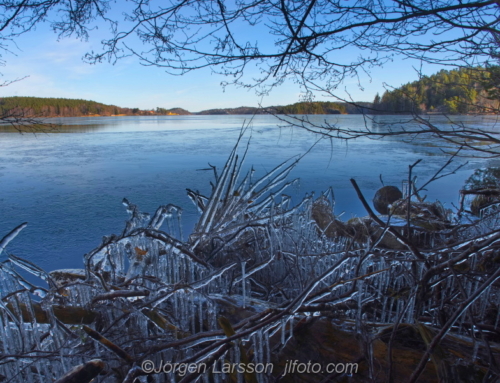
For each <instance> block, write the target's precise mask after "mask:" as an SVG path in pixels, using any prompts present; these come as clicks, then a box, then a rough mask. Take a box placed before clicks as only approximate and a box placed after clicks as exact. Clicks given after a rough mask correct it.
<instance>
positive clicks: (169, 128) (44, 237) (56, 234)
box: [0, 115, 493, 270]
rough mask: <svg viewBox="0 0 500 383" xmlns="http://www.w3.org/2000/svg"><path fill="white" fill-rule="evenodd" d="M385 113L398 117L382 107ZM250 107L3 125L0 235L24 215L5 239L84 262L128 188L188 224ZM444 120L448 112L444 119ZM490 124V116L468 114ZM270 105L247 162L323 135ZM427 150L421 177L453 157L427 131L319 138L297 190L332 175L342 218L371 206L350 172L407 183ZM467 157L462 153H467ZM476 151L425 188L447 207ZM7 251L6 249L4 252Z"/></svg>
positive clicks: (140, 201) (115, 223) (300, 147)
mask: <svg viewBox="0 0 500 383" xmlns="http://www.w3.org/2000/svg"><path fill="white" fill-rule="evenodd" d="M312 118H314V119H316V120H317V121H319V122H320V121H323V120H324V119H325V118H328V119H329V120H328V121H329V122H330V123H332V124H335V123H336V124H339V125H341V126H343V127H355V128H359V127H361V126H363V125H364V120H363V118H362V116H355V115H350V116H331V117H327V116H314V117H312ZM378 118H379V119H382V120H383V119H386V120H387V121H388V122H391V121H393V120H394V118H395V117H391V116H383V117H378ZM245 119H247V120H248V116H246V117H245V116H174V117H103V118H65V119H57V120H54V122H60V123H63V124H67V125H68V126H67V127H64V128H62V129H61V132H59V133H49V134H43V133H42V134H37V135H33V134H23V135H21V134H18V133H12V132H11V133H9V132H1V133H0V217H1V219H0V238H1V237H3V235H5V234H6V233H7V232H9V231H10V230H11V229H12V228H14V227H15V226H17V225H19V224H20V223H22V222H25V221H26V222H28V223H29V224H28V227H27V228H26V229H24V230H23V231H22V232H21V234H20V235H19V236H18V237H17V238H16V239H15V240H14V242H12V243H11V244H10V245H9V247H8V248H7V250H8V252H10V253H13V254H16V255H18V256H20V257H24V258H26V259H28V260H31V261H32V262H35V263H36V264H38V265H40V266H42V267H44V268H45V269H47V270H51V269H55V268H68V267H81V265H82V256H83V254H85V253H87V252H89V251H90V250H92V249H93V248H94V247H95V246H97V245H98V244H99V243H100V241H101V239H102V236H103V235H109V234H112V233H119V232H121V231H122V229H123V227H124V222H125V220H126V219H127V216H128V215H127V213H126V211H125V209H124V207H123V205H122V204H121V201H122V199H123V198H124V197H127V198H128V199H129V200H130V201H131V202H132V203H135V204H137V205H138V206H139V208H140V209H141V210H142V211H146V212H149V213H153V212H154V211H155V209H156V207H158V206H159V205H163V204H167V203H173V204H176V205H179V206H181V207H182V208H183V209H184V213H183V226H184V231H185V234H189V232H190V231H191V230H192V228H193V226H194V223H195V222H196V219H197V217H198V214H197V212H196V209H195V208H194V206H192V204H191V201H190V200H189V199H188V197H187V195H186V188H190V189H198V190H200V191H201V192H204V193H206V194H208V193H209V190H210V186H209V182H210V180H212V178H213V177H212V176H213V174H212V172H210V171H203V170H199V169H203V168H207V167H208V166H207V165H208V163H211V164H213V165H216V166H218V167H222V166H223V165H224V162H225V159H226V157H227V155H228V154H229V152H230V150H231V149H232V147H233V145H234V144H235V141H236V138H237V136H238V134H239V132H240V128H241V126H242V124H243V122H244V120H245ZM441 122H442V123H443V124H444V123H445V121H444V120H442V121H441ZM467 122H468V123H472V124H482V125H483V126H489V127H490V126H492V124H493V120H491V119H479V118H476V119H470V118H469V120H468V121H467ZM277 125H278V123H277V121H276V120H275V119H274V117H272V116H256V117H255V118H254V120H253V122H252V123H251V128H252V131H251V136H252V138H251V145H250V152H249V155H248V159H247V161H246V164H247V166H248V167H249V166H250V165H253V166H254V168H255V169H256V170H257V173H258V174H261V175H262V174H265V172H267V171H269V170H271V169H272V168H273V167H274V166H276V165H277V164H279V163H281V162H282V161H284V160H285V159H288V158H290V157H292V156H295V155H299V154H303V153H305V152H306V151H307V150H308V149H309V148H310V147H311V146H312V145H313V144H314V142H315V141H316V140H317V139H318V136H316V135H313V134H311V133H308V132H305V131H302V130H297V129H290V128H282V129H280V128H278V127H277ZM419 158H422V159H423V161H422V163H421V164H419V166H418V167H417V168H415V173H416V174H417V175H418V176H419V179H418V180H419V181H418V182H419V183H420V184H422V183H423V181H424V180H426V179H427V178H428V177H430V176H431V175H432V173H433V172H435V171H436V170H437V169H438V168H440V167H441V166H442V165H443V164H444V162H445V161H446V158H447V157H446V155H445V154H443V153H442V152H441V151H440V149H439V148H438V147H437V146H436V143H434V142H432V141H431V140H419V141H414V142H411V143H405V142H401V141H400V140H398V139H394V138H393V139H384V140H376V141H373V140H368V139H358V140H356V141H350V142H348V143H347V144H346V143H345V142H336V141H334V142H330V141H328V140H322V141H321V142H319V143H318V144H317V145H316V146H315V147H314V148H313V149H312V150H311V152H310V153H309V154H308V155H307V156H306V157H304V158H303V159H302V161H301V162H300V163H299V165H298V166H297V168H296V169H295V170H294V171H293V172H292V176H293V177H297V178H300V179H301V182H300V186H298V187H295V188H294V189H292V190H290V191H289V194H293V195H294V196H295V197H296V200H298V198H299V197H302V196H303V195H305V193H310V192H313V191H314V192H316V195H318V194H319V192H321V191H323V190H326V189H327V188H328V187H329V186H332V187H333V189H334V192H335V196H336V201H337V203H336V208H335V212H336V213H337V214H340V213H341V212H345V213H344V215H343V217H344V219H348V218H351V217H352V216H363V215H366V212H365V211H364V210H363V207H362V205H361V203H360V202H359V201H358V200H357V197H356V196H355V193H354V190H353V189H352V186H351V184H350V182H349V179H350V178H352V177H354V178H355V179H356V180H357V181H358V184H359V185H360V187H361V188H362V190H363V191H364V193H365V196H366V197H367V198H369V199H371V198H372V197H373V195H374V193H375V191H376V190H377V189H378V188H379V187H381V183H380V179H379V175H380V174H381V175H382V177H383V181H384V183H385V184H386V185H388V184H394V185H398V186H400V185H401V181H402V180H403V179H406V177H407V171H408V165H410V164H412V163H413V162H415V161H416V160H417V159H419ZM463 162H465V160H457V161H456V163H457V164H459V163H463ZM487 165H488V163H487V162H485V161H484V160H483V161H480V160H472V161H470V162H469V164H468V165H466V166H465V167H464V168H463V169H461V170H460V171H459V172H458V173H457V174H455V175H452V176H450V177H447V178H444V179H441V180H439V181H437V182H435V183H434V184H433V185H431V186H430V187H429V188H428V192H427V193H426V194H427V195H428V200H435V199H440V200H441V201H443V202H445V203H446V206H447V207H451V205H450V203H451V202H454V203H457V201H458V189H459V188H460V186H462V184H463V181H464V180H465V179H466V178H467V177H468V176H469V175H470V174H471V173H472V171H473V170H474V169H475V168H477V167H484V166H487ZM5 258H6V255H5V254H3V255H1V256H0V261H1V260H4V259H5Z"/></svg>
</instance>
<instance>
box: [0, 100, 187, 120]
mask: <svg viewBox="0 0 500 383" xmlns="http://www.w3.org/2000/svg"><path fill="white" fill-rule="evenodd" d="M182 112H186V114H189V112H187V111H184V110H183V109H181V108H174V109H168V110H167V109H162V108H156V110H141V109H139V108H120V107H118V106H115V105H106V104H101V103H99V102H95V101H88V100H78V99H69V98H42V97H3V98H0V116H2V115H3V116H8V115H16V116H20V115H21V116H24V117H82V116H119V115H122V116H123V115H126V116H145V115H176V114H184V113H182Z"/></svg>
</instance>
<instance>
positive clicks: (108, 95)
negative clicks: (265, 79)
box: [0, 25, 439, 112]
mask: <svg viewBox="0 0 500 383" xmlns="http://www.w3.org/2000/svg"><path fill="white" fill-rule="evenodd" d="M100 40H101V36H100V35H99V31H97V32H94V33H93V34H92V35H91V36H90V39H89V40H88V41H87V42H82V41H80V40H78V39H74V38H66V39H62V40H60V41H57V36H56V34H54V32H52V31H51V30H50V28H49V27H48V26H47V25H41V26H38V27H37V29H36V31H34V32H30V33H27V34H25V35H22V36H20V37H19V38H17V39H16V40H15V43H16V46H14V45H11V47H10V48H11V50H12V54H9V53H6V54H3V59H4V60H5V61H6V65H5V66H4V67H3V68H0V72H1V73H2V75H3V77H2V80H3V81H8V80H14V79H17V78H23V77H25V76H28V77H26V78H25V79H23V80H22V81H18V82H15V83H13V84H11V85H9V86H8V87H3V88H0V96H3V97H7V96H36V97H65V98H83V99H88V100H94V101H98V102H102V103H105V104H114V105H118V106H121V107H138V108H141V109H152V108H156V107H162V108H167V109H168V108H173V107H182V108H185V109H187V110H189V111H192V112H197V111H200V110H204V109H211V108H223V107H238V106H258V104H259V102H260V101H261V98H260V97H258V96H257V95H256V94H255V91H254V90H246V89H241V88H236V87H234V86H229V87H227V88H226V89H225V91H224V89H223V88H222V87H221V85H220V83H221V81H224V80H225V78H224V77H223V76H220V75H216V74H212V73H211V71H210V69H203V70H198V71H194V72H190V73H188V74H186V75H183V76H172V75H170V74H168V73H166V72H165V70H164V69H161V68H156V67H145V66H143V65H141V64H140V63H139V60H138V59H136V58H135V57H127V58H125V59H122V60H119V61H118V62H117V63H116V64H114V65H112V64H110V63H107V62H105V63H102V64H97V65H90V64H87V63H84V62H83V61H82V57H83V56H84V55H85V53H87V52H89V51H91V50H99V48H100V44H99V42H100ZM344 54H346V55H349V54H355V52H351V53H344ZM418 65H419V64H418V63H416V62H411V61H410V60H400V59H396V60H394V61H393V62H389V63H387V64H386V65H385V66H384V67H383V68H373V69H372V70H371V79H370V78H369V77H368V76H365V77H361V78H360V79H361V85H362V86H363V89H360V87H359V86H358V81H357V79H348V80H346V81H345V82H344V83H343V84H342V86H341V87H339V92H338V94H339V96H341V97H348V96H347V94H346V93H345V91H344V89H347V91H348V92H349V94H350V96H351V97H352V98H353V99H354V100H356V101H372V100H373V98H374V96H375V94H376V93H377V92H380V93H382V92H383V90H384V88H383V84H384V83H387V84H389V85H391V86H394V87H397V86H400V85H402V84H404V83H407V82H409V81H413V80H415V79H417V78H418V76H417V73H416V72H415V69H414V67H415V66H418ZM437 70H439V68H438V67H436V66H426V67H424V68H423V72H424V73H425V74H432V73H434V72H436V71H437ZM300 95H301V89H300V87H299V86H298V85H297V84H294V83H292V82H291V81H290V82H288V83H285V84H283V85H282V86H280V87H279V88H276V89H275V90H274V91H272V92H271V94H270V95H269V96H267V97H265V98H264V99H262V105H264V106H268V105H286V104H291V103H294V102H297V101H299V100H300ZM316 100H328V98H325V97H322V96H321V95H316Z"/></svg>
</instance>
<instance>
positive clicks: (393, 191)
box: [373, 186, 403, 214]
mask: <svg viewBox="0 0 500 383" xmlns="http://www.w3.org/2000/svg"><path fill="white" fill-rule="evenodd" d="M401 198H403V193H401V190H399V189H398V188H397V187H396V186H384V187H383V188H380V189H378V190H377V192H376V193H375V197H373V206H374V207H375V210H377V211H378V212H379V213H380V214H389V205H391V204H392V203H394V202H395V201H397V200H398V199H401Z"/></svg>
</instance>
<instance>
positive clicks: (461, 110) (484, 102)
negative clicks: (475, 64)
mask: <svg viewBox="0 0 500 383" xmlns="http://www.w3.org/2000/svg"><path fill="white" fill-rule="evenodd" d="M499 85H500V67H492V68H489V69H481V68H473V69H456V70H441V71H439V72H438V73H436V74H434V75H431V76H423V77H422V78H421V79H420V80H418V81H413V82H411V83H408V84H405V85H403V86H401V87H400V88H397V89H394V90H390V91H386V92H385V93H384V94H383V95H382V97H380V96H379V95H378V94H377V96H375V100H374V102H373V108H374V109H375V110H378V111H379V112H381V113H404V114H406V113H433V112H436V113H450V114H467V113H494V112H495V109H496V110H498V105H499V100H500V97H499Z"/></svg>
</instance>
